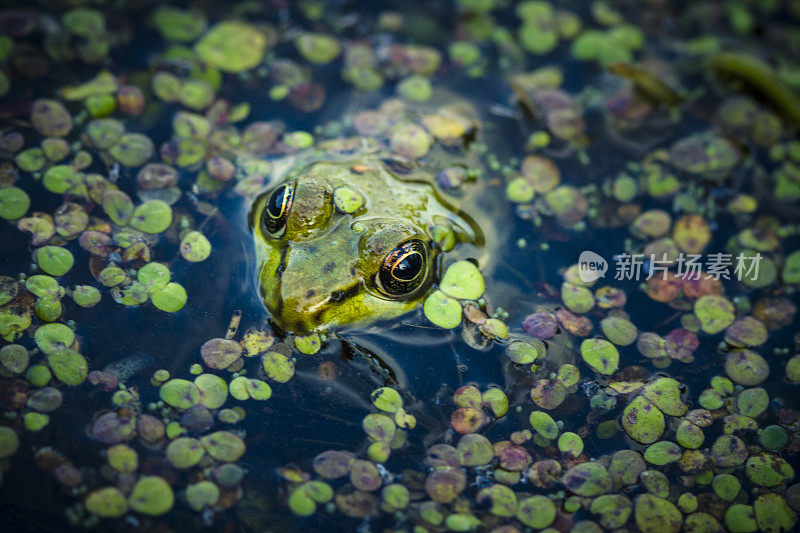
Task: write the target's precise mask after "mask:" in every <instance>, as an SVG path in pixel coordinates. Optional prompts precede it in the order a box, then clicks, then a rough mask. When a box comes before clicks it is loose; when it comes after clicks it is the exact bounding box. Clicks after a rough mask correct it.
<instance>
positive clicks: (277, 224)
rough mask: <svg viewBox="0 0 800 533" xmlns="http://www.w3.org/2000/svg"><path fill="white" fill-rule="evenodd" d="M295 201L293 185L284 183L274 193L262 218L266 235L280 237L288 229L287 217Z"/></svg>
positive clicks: (266, 205) (270, 196)
mask: <svg viewBox="0 0 800 533" xmlns="http://www.w3.org/2000/svg"><path fill="white" fill-rule="evenodd" d="M293 199H294V185H293V184H291V183H284V184H283V185H281V186H280V187H278V188H277V189H275V190H274V191H272V194H270V195H269V198H267V202H266V204H264V212H263V215H262V216H261V222H262V224H263V225H264V231H265V233H267V234H269V235H270V236H272V237H279V236H280V234H281V233H282V232H283V230H284V229H285V228H286V217H287V216H288V215H289V209H291V207H292V200H293Z"/></svg>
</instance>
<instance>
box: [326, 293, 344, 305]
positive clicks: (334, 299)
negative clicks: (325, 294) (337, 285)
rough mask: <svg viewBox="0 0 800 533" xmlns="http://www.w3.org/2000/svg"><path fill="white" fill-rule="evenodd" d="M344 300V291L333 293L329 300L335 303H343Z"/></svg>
mask: <svg viewBox="0 0 800 533" xmlns="http://www.w3.org/2000/svg"><path fill="white" fill-rule="evenodd" d="M342 298H344V293H343V292H342V291H333V292H332V293H331V296H330V298H329V300H330V301H331V302H333V303H337V302H341V301H342Z"/></svg>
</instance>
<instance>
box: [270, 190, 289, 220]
mask: <svg viewBox="0 0 800 533" xmlns="http://www.w3.org/2000/svg"><path fill="white" fill-rule="evenodd" d="M285 207H286V185H281V186H280V187H278V189H277V190H276V191H275V192H274V193H272V196H270V197H269V201H268V202H267V214H269V216H270V217H272V218H281V215H282V214H283V210H284V208H285Z"/></svg>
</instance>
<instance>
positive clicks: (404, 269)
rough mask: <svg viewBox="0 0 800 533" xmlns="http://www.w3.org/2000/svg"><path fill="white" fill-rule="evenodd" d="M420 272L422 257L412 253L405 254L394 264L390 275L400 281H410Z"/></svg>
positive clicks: (417, 253)
mask: <svg viewBox="0 0 800 533" xmlns="http://www.w3.org/2000/svg"><path fill="white" fill-rule="evenodd" d="M420 270H422V256H421V255H420V254H419V252H417V251H414V252H411V253H408V254H406V255H405V256H403V258H402V259H401V260H400V261H398V262H397V263H395V264H394V268H393V269H392V275H393V276H394V277H396V278H397V279H399V280H402V281H411V280H412V279H414V278H415V277H416V276H417V274H419V272H420Z"/></svg>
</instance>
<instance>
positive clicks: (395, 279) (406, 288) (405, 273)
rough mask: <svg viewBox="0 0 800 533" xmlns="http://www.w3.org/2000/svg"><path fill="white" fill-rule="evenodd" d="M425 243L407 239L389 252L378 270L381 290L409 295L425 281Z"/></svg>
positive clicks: (389, 294) (398, 295)
mask: <svg viewBox="0 0 800 533" xmlns="http://www.w3.org/2000/svg"><path fill="white" fill-rule="evenodd" d="M424 270H425V244H423V243H422V241H420V240H418V239H414V240H410V241H407V242H405V243H403V244H401V245H399V246H398V247H397V248H395V249H394V250H392V251H391V252H389V254H388V255H387V256H386V258H385V259H384V260H383V264H382V265H381V268H380V271H379V272H378V282H379V287H380V290H381V292H383V293H384V294H386V295H388V296H395V297H401V296H407V295H409V294H412V293H414V292H415V291H416V290H417V289H419V288H420V286H421V285H422V284H423V283H424V282H425V280H426V279H427V276H423V275H421V274H422V273H423V271H424Z"/></svg>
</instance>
